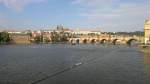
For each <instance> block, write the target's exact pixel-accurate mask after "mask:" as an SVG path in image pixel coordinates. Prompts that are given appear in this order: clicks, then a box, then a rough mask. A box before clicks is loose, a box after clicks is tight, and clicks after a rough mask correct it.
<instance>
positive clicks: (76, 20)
mask: <svg viewBox="0 0 150 84" xmlns="http://www.w3.org/2000/svg"><path fill="white" fill-rule="evenodd" d="M149 4H150V0H124V1H123V0H0V29H42V28H44V29H51V28H52V27H55V26H56V25H63V26H65V27H68V28H71V29H99V30H102V31H138V30H143V28H144V20H145V19H150V9H149V8H150V5H149Z"/></svg>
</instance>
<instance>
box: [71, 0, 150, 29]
mask: <svg viewBox="0 0 150 84" xmlns="http://www.w3.org/2000/svg"><path fill="white" fill-rule="evenodd" d="M136 1H137V2H136ZM72 3H73V4H75V5H80V6H81V7H82V9H83V8H84V10H83V11H81V12H80V14H79V15H80V16H82V17H85V18H86V19H85V22H88V23H89V24H99V25H100V26H101V27H103V28H104V30H106V31H113V30H117V31H121V30H129V31H130V30H142V28H143V25H144V20H145V19H150V11H149V8H150V5H149V4H150V2H149V1H143V2H139V0H135V1H134V2H133V1H132V2H131V1H126V2H121V1H120V0H109V1H107V0H74V1H73V2H72ZM131 28H132V29H131ZM133 28H134V29H133Z"/></svg>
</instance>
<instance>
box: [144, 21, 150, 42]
mask: <svg viewBox="0 0 150 84" xmlns="http://www.w3.org/2000/svg"><path fill="white" fill-rule="evenodd" d="M144 32H145V44H150V20H145V26H144Z"/></svg>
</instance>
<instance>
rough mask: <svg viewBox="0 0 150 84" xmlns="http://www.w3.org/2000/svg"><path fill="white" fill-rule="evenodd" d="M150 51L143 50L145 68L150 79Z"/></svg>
mask: <svg viewBox="0 0 150 84" xmlns="http://www.w3.org/2000/svg"><path fill="white" fill-rule="evenodd" d="M149 51H150V49H143V52H144V64H145V68H146V71H147V73H148V75H149V78H150V52H149Z"/></svg>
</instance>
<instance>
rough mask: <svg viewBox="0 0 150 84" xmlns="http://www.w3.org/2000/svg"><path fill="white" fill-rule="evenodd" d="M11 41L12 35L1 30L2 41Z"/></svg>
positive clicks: (0, 41)
mask: <svg viewBox="0 0 150 84" xmlns="http://www.w3.org/2000/svg"><path fill="white" fill-rule="evenodd" d="M8 42H10V35H9V34H8V33H7V32H0V43H8Z"/></svg>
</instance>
